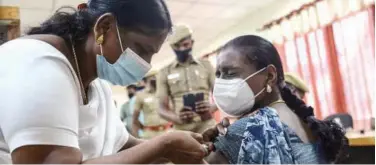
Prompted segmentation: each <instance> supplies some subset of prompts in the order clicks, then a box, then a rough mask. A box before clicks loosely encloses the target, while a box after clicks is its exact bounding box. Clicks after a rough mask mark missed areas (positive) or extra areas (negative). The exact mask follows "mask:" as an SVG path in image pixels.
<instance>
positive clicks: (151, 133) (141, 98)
mask: <svg viewBox="0 0 376 165" xmlns="http://www.w3.org/2000/svg"><path fill="white" fill-rule="evenodd" d="M155 74H156V72H150V73H149V74H148V75H147V76H146V78H145V80H144V81H145V82H146V85H145V86H146V87H145V89H144V90H142V91H141V92H138V93H137V94H136V102H135V104H134V113H133V126H132V132H133V134H136V133H137V132H138V131H139V129H142V130H143V134H142V136H141V137H142V138H144V139H150V138H152V137H155V136H158V135H160V134H162V133H164V132H166V131H167V130H168V129H169V128H171V124H170V123H169V122H168V121H166V120H164V119H163V118H161V117H160V116H159V114H158V112H157V109H159V104H158V100H157V98H156V95H155V93H156V79H155ZM140 112H142V113H143V115H144V120H143V124H142V123H141V122H140V121H139V115H140Z"/></svg>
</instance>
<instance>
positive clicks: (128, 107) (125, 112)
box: [120, 84, 143, 137]
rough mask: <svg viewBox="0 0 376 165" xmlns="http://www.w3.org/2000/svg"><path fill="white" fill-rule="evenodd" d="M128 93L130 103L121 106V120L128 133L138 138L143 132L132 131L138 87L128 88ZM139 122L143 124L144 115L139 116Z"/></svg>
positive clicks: (130, 86)
mask: <svg viewBox="0 0 376 165" xmlns="http://www.w3.org/2000/svg"><path fill="white" fill-rule="evenodd" d="M127 93H128V101H127V102H126V103H124V104H123V105H122V106H121V109H120V118H121V120H122V121H123V123H124V125H125V126H126V128H127V130H128V132H130V133H131V134H132V135H133V136H135V137H138V136H140V135H141V134H142V130H139V131H138V132H136V133H134V132H133V131H132V125H133V113H134V104H135V102H136V98H135V95H136V93H137V86H136V85H134V84H131V85H128V86H127ZM138 121H139V122H141V123H142V122H143V114H142V113H141V114H140V115H139V119H138Z"/></svg>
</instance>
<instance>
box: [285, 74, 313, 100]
mask: <svg viewBox="0 0 376 165" xmlns="http://www.w3.org/2000/svg"><path fill="white" fill-rule="evenodd" d="M285 82H286V87H288V88H289V89H290V90H291V92H292V93H294V94H295V95H296V96H297V97H298V98H299V99H304V96H305V94H306V93H308V92H309V90H308V87H307V85H305V83H304V81H303V80H302V79H301V78H299V77H298V76H296V75H294V74H292V73H285Z"/></svg>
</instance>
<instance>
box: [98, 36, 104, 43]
mask: <svg viewBox="0 0 376 165" xmlns="http://www.w3.org/2000/svg"><path fill="white" fill-rule="evenodd" d="M103 41H104V39H103V35H100V36H99V37H98V38H97V44H98V45H102V44H103Z"/></svg>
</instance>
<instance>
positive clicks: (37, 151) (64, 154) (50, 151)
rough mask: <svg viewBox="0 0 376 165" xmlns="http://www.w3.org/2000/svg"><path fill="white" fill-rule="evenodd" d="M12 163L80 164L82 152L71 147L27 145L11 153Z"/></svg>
mask: <svg viewBox="0 0 376 165" xmlns="http://www.w3.org/2000/svg"><path fill="white" fill-rule="evenodd" d="M11 156H12V162H13V163H14V164H81V163H82V153H81V152H80V150H79V149H77V148H73V147H64V146H55V145H28V146H22V147H19V148H17V149H16V150H14V151H13V152H12V153H11Z"/></svg>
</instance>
